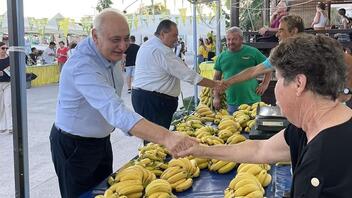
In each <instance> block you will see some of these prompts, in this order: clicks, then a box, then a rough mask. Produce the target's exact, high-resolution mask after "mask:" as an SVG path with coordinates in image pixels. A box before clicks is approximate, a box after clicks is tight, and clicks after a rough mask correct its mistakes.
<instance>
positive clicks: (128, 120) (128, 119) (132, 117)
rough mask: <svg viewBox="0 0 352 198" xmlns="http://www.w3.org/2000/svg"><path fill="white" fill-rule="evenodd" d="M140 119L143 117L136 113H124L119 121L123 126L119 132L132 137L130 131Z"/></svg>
mask: <svg viewBox="0 0 352 198" xmlns="http://www.w3.org/2000/svg"><path fill="white" fill-rule="evenodd" d="M142 119H143V117H142V116H141V115H139V114H138V113H135V112H133V111H129V112H125V115H124V116H123V118H122V120H121V122H122V123H125V124H123V125H121V126H123V127H121V128H120V129H121V131H123V132H124V133H125V134H126V135H129V136H132V134H131V133H130V131H131V129H132V128H133V127H134V126H135V125H136V124H137V123H138V122H139V121H140V120H142Z"/></svg>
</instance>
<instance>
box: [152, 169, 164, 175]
mask: <svg viewBox="0 0 352 198" xmlns="http://www.w3.org/2000/svg"><path fill="white" fill-rule="evenodd" d="M150 171H151V172H152V173H154V174H155V175H156V176H158V177H159V176H160V175H161V174H163V171H162V170H158V169H154V170H150Z"/></svg>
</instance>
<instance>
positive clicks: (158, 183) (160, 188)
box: [145, 179, 171, 197]
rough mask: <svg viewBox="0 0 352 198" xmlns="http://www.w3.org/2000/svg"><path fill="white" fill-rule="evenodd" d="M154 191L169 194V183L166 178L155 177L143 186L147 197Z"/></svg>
mask: <svg viewBox="0 0 352 198" xmlns="http://www.w3.org/2000/svg"><path fill="white" fill-rule="evenodd" d="M156 192H166V193H169V194H171V185H170V184H169V183H168V182H167V181H166V180H163V179H156V180H154V181H152V182H151V183H150V184H149V185H148V186H147V187H146V188H145V194H146V196H147V197H148V196H150V195H151V194H154V193H156Z"/></svg>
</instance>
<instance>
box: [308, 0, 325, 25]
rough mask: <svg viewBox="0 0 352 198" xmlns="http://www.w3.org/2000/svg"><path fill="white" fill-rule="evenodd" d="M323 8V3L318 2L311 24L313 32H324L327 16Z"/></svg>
mask: <svg viewBox="0 0 352 198" xmlns="http://www.w3.org/2000/svg"><path fill="white" fill-rule="evenodd" d="M325 7H326V6H325V3H323V2H318V4H317V6H316V12H315V16H314V19H313V22H312V24H311V27H312V28H314V30H325V27H326V25H327V23H328V15H327V14H326V12H325Z"/></svg>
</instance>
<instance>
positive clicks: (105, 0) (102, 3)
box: [95, 0, 112, 12]
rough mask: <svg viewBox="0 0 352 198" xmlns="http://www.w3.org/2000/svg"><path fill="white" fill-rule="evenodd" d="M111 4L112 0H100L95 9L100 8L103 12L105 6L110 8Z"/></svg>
mask: <svg viewBox="0 0 352 198" xmlns="http://www.w3.org/2000/svg"><path fill="white" fill-rule="evenodd" d="M111 5H112V1H111V0H99V1H98V3H97V7H96V8H95V9H96V10H98V11H99V12H101V11H102V10H104V9H105V8H110V7H111Z"/></svg>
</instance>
